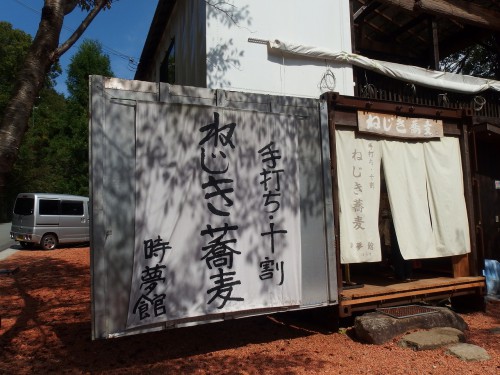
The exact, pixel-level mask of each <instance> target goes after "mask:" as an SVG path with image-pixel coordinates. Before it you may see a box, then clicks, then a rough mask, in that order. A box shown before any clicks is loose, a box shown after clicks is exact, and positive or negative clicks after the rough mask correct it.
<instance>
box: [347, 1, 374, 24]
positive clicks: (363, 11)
mask: <svg viewBox="0 0 500 375" xmlns="http://www.w3.org/2000/svg"><path fill="white" fill-rule="evenodd" d="M379 6H380V3H379V2H378V1H372V2H371V3H368V4H366V5H363V6H362V7H361V8H359V9H358V10H357V11H356V13H354V15H353V16H352V20H353V21H354V22H356V21H359V20H362V19H363V18H365V17H366V16H367V15H368V14H369V13H371V12H372V11H373V10H374V9H376V8H377V7H379Z"/></svg>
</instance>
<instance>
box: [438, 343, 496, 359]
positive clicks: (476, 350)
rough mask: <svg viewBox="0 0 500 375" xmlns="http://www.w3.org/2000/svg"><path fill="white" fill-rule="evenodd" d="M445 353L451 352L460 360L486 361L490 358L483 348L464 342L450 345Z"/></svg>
mask: <svg viewBox="0 0 500 375" xmlns="http://www.w3.org/2000/svg"><path fill="white" fill-rule="evenodd" d="M446 353H447V354H451V355H453V356H455V357H457V358H459V359H461V360H462V361H487V360H489V359H491V357H490V356H489V354H488V352H487V351H486V350H484V349H483V348H481V347H479V346H476V345H472V344H465V343H461V344H456V345H452V346H450V347H449V348H448V351H447V352H446Z"/></svg>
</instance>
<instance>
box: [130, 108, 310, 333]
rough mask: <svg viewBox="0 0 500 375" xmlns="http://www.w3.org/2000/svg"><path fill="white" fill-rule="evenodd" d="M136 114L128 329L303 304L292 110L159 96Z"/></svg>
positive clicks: (296, 166) (138, 109) (295, 133)
mask: <svg viewBox="0 0 500 375" xmlns="http://www.w3.org/2000/svg"><path fill="white" fill-rule="evenodd" d="M137 113H138V114H137V130H136V137H137V140H136V145H137V146H136V150H135V152H136V155H135V157H136V176H137V180H136V181H135V186H136V188H135V193H136V194H135V197H136V211H135V218H136V220H135V225H136V226H135V233H134V235H135V247H134V259H133V261H134V265H133V270H132V275H131V281H130V283H131V286H130V290H131V291H130V298H129V304H128V317H127V327H128V328H134V327H139V326H144V325H149V324H156V323H162V322H170V321H176V320H180V319H186V318H189V319H192V318H197V317H200V316H205V315H207V314H224V313H229V312H235V311H245V310H252V309H262V308H268V307H283V306H292V305H293V306H295V305H298V304H299V303H300V298H301V284H300V280H301V279H300V270H301V233H300V228H301V227H300V217H299V215H300V210H299V209H298V207H297V206H294V205H293V204H291V203H290V202H294V203H295V202H299V198H298V196H297V195H298V194H299V192H300V190H299V173H298V170H299V169H298V165H297V164H298V157H297V152H298V151H297V142H298V141H297V125H296V123H295V122H294V121H293V118H292V117H287V116H284V115H270V114H264V113H263V114H260V113H259V114H256V113H254V112H250V111H247V112H245V111H240V110H227V109H223V108H217V107H210V106H194V105H191V106H189V110H186V109H185V108H183V107H182V106H180V105H166V104H164V103H139V104H138V106H137ZM172 118H174V119H172ZM277 124H279V126H278V125H277ZM153 125H154V126H153ZM297 204H298V203H297Z"/></svg>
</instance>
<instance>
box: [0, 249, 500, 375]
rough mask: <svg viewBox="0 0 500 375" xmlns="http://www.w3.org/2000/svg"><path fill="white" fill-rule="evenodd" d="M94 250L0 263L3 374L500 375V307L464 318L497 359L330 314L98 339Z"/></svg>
mask: <svg viewBox="0 0 500 375" xmlns="http://www.w3.org/2000/svg"><path fill="white" fill-rule="evenodd" d="M89 264H90V253H89V248H88V247H73V248H66V249H57V250H54V251H41V250H31V251H19V252H17V253H16V254H14V255H12V256H11V257H9V258H7V259H5V260H3V261H1V262H0V268H1V269H11V268H15V267H19V268H20V271H19V272H18V273H17V274H15V275H12V276H10V275H0V308H1V310H0V316H1V318H2V320H1V327H0V345H1V346H0V374H45V373H51V372H52V373H68V374H89V373H92V374H99V373H106V374H316V373H324V374H419V375H420V374H460V375H465V374H481V375H483V374H484V375H485V374H499V373H500V344H499V343H500V334H498V333H496V332H498V328H499V327H500V304H499V303H498V302H490V303H488V304H487V308H486V311H476V312H469V313H463V314H461V316H462V317H463V318H464V320H465V321H466V322H467V324H468V325H469V330H468V331H467V332H466V338H467V342H468V343H470V344H474V345H478V346H480V347H482V348H484V349H485V350H486V351H487V352H488V354H489V355H490V357H491V359H490V360H488V361H484V362H464V361H461V360H459V359H458V358H455V357H453V356H451V355H449V354H446V348H440V349H435V350H428V351H421V352H416V351H413V350H411V349H408V348H401V347H399V346H398V345H397V342H398V340H399V337H396V338H395V339H394V340H392V341H390V342H388V343H386V344H383V345H367V344H363V343H360V342H358V341H357V340H356V339H355V337H353V329H352V326H351V325H350V324H351V322H352V321H351V320H349V321H342V322H341V327H340V328H335V329H334V328H333V326H332V324H329V322H331V321H332V320H331V319H329V317H330V316H332V311H331V309H316V310H311V311H304V312H300V313H282V314H276V315H270V316H261V317H255V318H245V319H238V320H231V321H226V322H221V323H212V324H206V325H200V326H195V327H187V328H177V329H173V330H169V331H164V332H156V333H149V334H143V335H136V336H130V337H123V338H117V339H110V340H98V341H91V339H90V336H91V332H90V330H91V312H90V269H89V268H90V266H89Z"/></svg>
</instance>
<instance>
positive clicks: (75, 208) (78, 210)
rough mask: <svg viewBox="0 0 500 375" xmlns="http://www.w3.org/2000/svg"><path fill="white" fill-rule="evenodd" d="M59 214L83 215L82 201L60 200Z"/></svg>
mask: <svg viewBox="0 0 500 375" xmlns="http://www.w3.org/2000/svg"><path fill="white" fill-rule="evenodd" d="M61 215H69V216H83V202H81V201H80V202H79V201H62V202H61Z"/></svg>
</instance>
